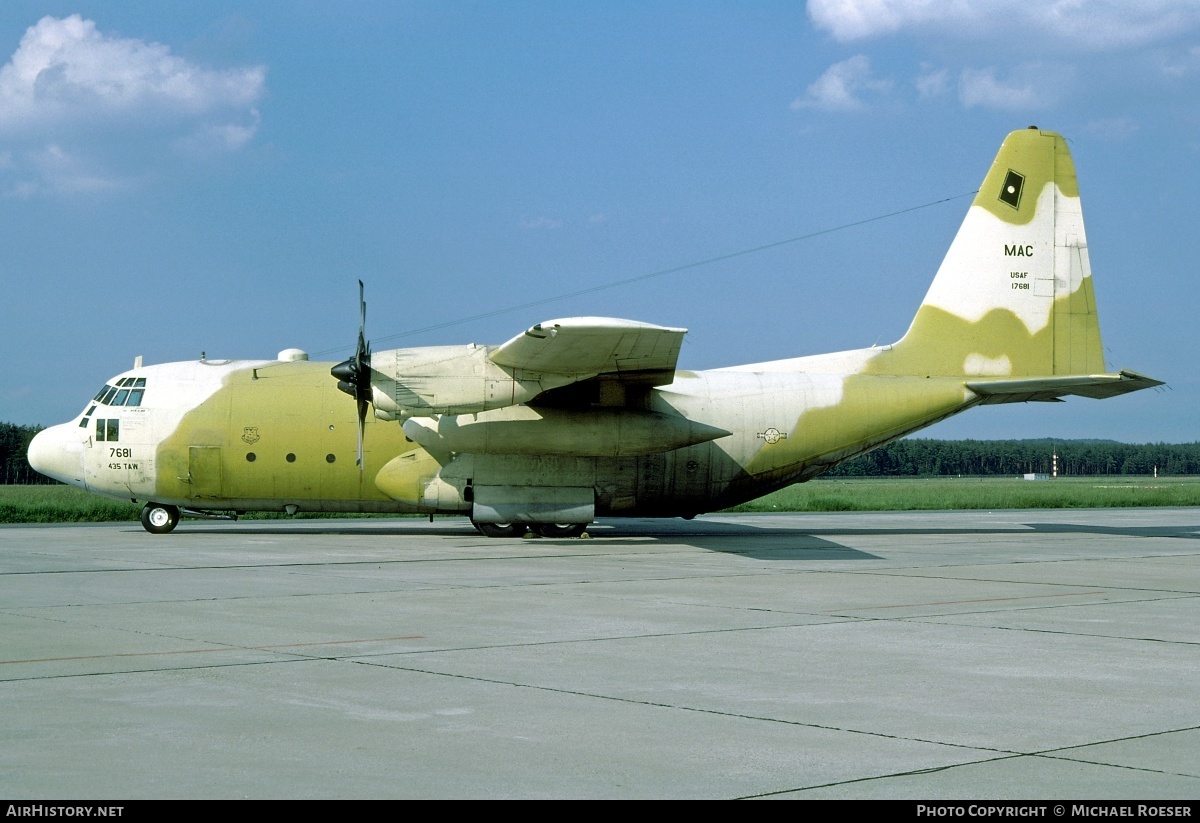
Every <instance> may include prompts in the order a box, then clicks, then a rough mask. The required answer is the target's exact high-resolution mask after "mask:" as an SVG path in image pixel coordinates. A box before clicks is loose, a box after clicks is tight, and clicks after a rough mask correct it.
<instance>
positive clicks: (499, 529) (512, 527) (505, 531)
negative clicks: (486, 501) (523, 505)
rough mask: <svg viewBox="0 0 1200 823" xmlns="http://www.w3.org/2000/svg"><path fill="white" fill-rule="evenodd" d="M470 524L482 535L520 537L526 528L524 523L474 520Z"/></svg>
mask: <svg viewBox="0 0 1200 823" xmlns="http://www.w3.org/2000/svg"><path fill="white" fill-rule="evenodd" d="M471 525H472V526H474V527H475V528H476V530H477V531H478V532H479V533H480V534H482V535H483V536H484V537H522V536H523V535H524V534H525V529H526V528H528V527H527V526H526V525H525V524H524V523H476V522H475V521H474V520H472V521H471Z"/></svg>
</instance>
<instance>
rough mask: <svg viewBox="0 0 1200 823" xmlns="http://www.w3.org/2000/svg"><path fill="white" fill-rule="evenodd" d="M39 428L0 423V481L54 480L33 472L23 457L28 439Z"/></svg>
mask: <svg viewBox="0 0 1200 823" xmlns="http://www.w3.org/2000/svg"><path fill="white" fill-rule="evenodd" d="M41 430H42V427H41V426H16V425H13V424H12V423H0V483H3V484H5V485H11V484H18V483H20V484H33V483H54V482H56V481H54V480H51V479H50V478H48V477H43V476H42V475H40V474H38V473H37V472H35V471H34V470H33V469H32V468H31V467H30V465H29V461H28V460H27V459H26V457H25V453H26V451H28V449H29V441H30V440H32V439H33V436H34V435H35V434H37V433H38V432H40V431H41Z"/></svg>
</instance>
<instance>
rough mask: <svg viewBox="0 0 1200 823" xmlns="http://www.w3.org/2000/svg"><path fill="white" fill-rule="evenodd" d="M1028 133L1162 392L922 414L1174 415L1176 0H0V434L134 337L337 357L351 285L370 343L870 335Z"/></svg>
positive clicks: (806, 339) (1115, 358) (776, 350)
mask: <svg viewBox="0 0 1200 823" xmlns="http://www.w3.org/2000/svg"><path fill="white" fill-rule="evenodd" d="M1031 124H1036V125H1038V126H1041V127H1043V128H1048V129H1052V130H1054V131H1058V132H1061V133H1062V134H1064V135H1065V136H1066V137H1067V138H1068V140H1069V141H1070V144H1071V147H1072V152H1073V153H1074V157H1075V162H1076V166H1077V169H1078V172H1079V178H1080V190H1081V194H1082V197H1083V205H1084V215H1085V219H1086V221H1087V230H1088V241H1089V246H1090V252H1091V260H1092V266H1093V274H1094V276H1095V289H1096V294H1097V301H1098V303H1099V307H1100V313H1101V328H1102V333H1103V337H1104V344H1105V347H1106V350H1107V354H1108V358H1109V365H1110V368H1131V369H1134V370H1137V371H1140V372H1143V373H1145V374H1149V375H1152V376H1154V377H1157V378H1160V379H1163V380H1165V381H1167V382H1168V384H1169V386H1170V388H1169V389H1167V390H1161V391H1147V392H1141V393H1138V394H1136V395H1131V396H1127V397H1122V398H1116V399H1112V400H1108V401H1103V402H1098V401H1089V400H1086V399H1072V400H1070V401H1068V402H1067V403H1064V404H1027V405H1020V406H1004V407H993V408H985V409H977V410H974V411H971V412H967V413H966V414H964V415H962V416H960V417H958V418H954V419H952V420H950V421H947V422H945V423H942V424H939V425H938V426H935V427H933V428H931V429H928V430H926V432H925V433H924V436H931V437H947V438H961V437H973V438H1008V437H1061V438H1077V437H1107V438H1113V439H1118V440H1124V441H1127V442H1150V441H1172V442H1183V441H1189V442H1190V441H1195V440H1198V439H1200V412H1198V411H1197V409H1200V378H1198V377H1197V360H1198V358H1200V345H1198V344H1200V331H1197V328H1198V323H1197V313H1198V307H1200V277H1198V276H1197V275H1198V271H1197V261H1198V260H1200V253H1198V252H1197V241H1196V235H1197V228H1196V222H1197V217H1198V216H1200V208H1198V206H1200V195H1198V192H1200V2H1197V1H1196V0H1193V2H1154V0H1145V2H1139V3H1125V2H1101V1H1100V0H1091V1H1089V0H1070V1H1068V0H1050V1H1049V2H1044V3H1038V4H1032V3H1028V2H1025V0H1016V1H1015V2H1010V1H1009V0H980V2H967V1H966V0H959V1H958V2H955V1H954V0H945V1H944V2H931V1H930V0H857V1H856V0H810V2H808V3H807V5H805V4H800V3H795V2H739V3H729V2H725V3H721V2H697V1H696V0H689V1H688V2H619V0H606V2H594V3H593V2H570V3H568V2H561V0H554V1H553V2H511V3H495V2H477V3H476V2H452V1H451V0H437V1H436V2H384V3H366V2H363V3H344V4H330V3H318V2H289V3H278V2H255V1H254V0H238V2H221V0H207V1H206V2H204V3H192V4H163V3H158V2H153V3H151V2H122V3H111V2H109V3H98V2H75V3H57V2H23V1H22V0H6V2H5V3H4V4H3V5H0V272H2V273H3V274H2V276H3V285H4V287H5V288H4V294H5V297H6V301H5V303H4V305H3V306H0V352H2V353H3V357H2V358H0V370H2V374H0V420H3V421H8V422H15V423H25V424H43V425H49V424H52V423H57V422H62V421H64V420H67V419H69V418H71V417H72V416H73V415H75V414H76V413H78V411H79V410H80V408H82V406H83V404H84V403H85V401H86V400H87V398H89V397H90V396H91V395H92V394H93V393H94V392H95V391H96V389H97V388H99V386H100V385H101V384H102V383H103V382H104V380H105V379H107V378H108V377H110V376H111V375H113V374H115V373H118V372H121V371H124V370H126V369H128V368H130V367H131V366H132V364H133V359H134V357H135V356H136V355H143V356H144V357H145V361H146V362H147V363H159V362H167V361H172V360H185V359H193V358H195V357H198V356H199V354H200V352H201V351H205V352H207V354H208V356H209V357H238V358H241V357H246V358H258V357H273V356H274V355H275V353H276V352H278V351H280V350H281V349H284V348H288V347H292V346H296V347H300V348H303V349H306V350H307V351H309V352H310V353H312V355H313V358H314V359H329V360H338V359H341V358H343V357H345V356H347V355H348V354H349V353H350V351H351V350H352V348H353V343H354V338H355V335H356V331H357V322H358V320H357V314H358V310H357V286H356V282H355V281H356V280H357V279H359V278H361V279H362V280H364V281H365V283H366V287H367V301H368V319H367V331H368V336H369V337H370V338H371V339H372V341H373V344H374V347H375V348H376V349H382V348H391V347H396V346H409V345H413V346H415V345H434V344H445V343H465V342H478V343H500V342H503V341H504V340H506V339H508V338H509V337H511V336H512V335H513V334H515V333H517V332H518V331H520V330H521V329H524V328H526V327H527V326H530V325H532V324H533V323H536V322H539V321H542V320H546V319H550V318H556V317H567V316H572V315H606V316H614V317H628V318H632V319H637V320H644V321H648V322H654V323H660V324H663V325H670V326H683V327H686V328H688V329H689V330H690V332H689V334H688V338H687V342H686V343H685V346H684V349H683V353H682V355H681V358H680V365H681V367H683V368H696V369H700V368H710V367H718V366H726V365H734V364H737V363H745V362H755V361H761V360H769V359H777V358H783V357H792V356H797V355H802V354H815V353H819V352H825V351H837V350H842V349H849V348H858V347H862V346H868V345H871V344H873V343H888V342H892V341H893V340H896V339H898V338H899V337H900V336H901V335H902V334H903V333H904V330H905V329H906V328H907V326H908V323H909V321H910V320H911V319H912V315H913V314H914V312H915V311H916V308H917V306H918V304H919V303H920V301H921V298H922V297H923V296H924V293H925V290H926V289H927V287H928V285H929V282H930V281H931V279H932V277H933V273H934V271H935V270H936V268H937V266H938V264H939V263H940V261H941V258H942V255H943V254H944V252H945V250H946V248H947V246H948V245H949V243H950V240H951V239H952V238H953V236H954V233H955V231H956V230H957V228H958V225H959V223H960V221H961V220H962V217H963V214H964V212H965V211H966V209H967V206H968V204H969V202H970V199H969V197H967V196H961V197H960V195H967V194H969V193H970V192H972V191H974V190H975V188H976V187H977V186H978V185H979V183H980V181H981V180H982V179H983V175H984V173H985V172H986V170H987V168H988V166H989V164H990V163H991V160H992V158H993V156H994V155H995V152H996V149H997V148H998V147H999V145H1000V142H1001V141H1002V139H1003V138H1004V136H1005V134H1007V133H1008V132H1009V131H1011V130H1013V129H1019V128H1024V127H1026V126H1028V125H1031ZM939 201H945V202H939ZM930 203H936V205H930V206H928V207H926V208H920V209H916V210H913V211H907V212H905V213H904V214H901V215H898V216H894V217H889V218H886V219H880V220H872V221H871V222H868V223H865V224H863V225H858V226H854V227H851V228H846V229H843V230H840V231H834V232H829V233H825V234H820V235H819V236H816V237H813V238H811V239H808V240H802V241H797V242H794V243H788V244H784V245H779V246H775V247H773V248H770V249H767V250H764V251H759V252H754V253H747V254H742V255H737V256H734V257H732V258H729V259H725V260H723V261H721V262H716V263H712V264H708V265H703V266H695V267H691V268H686V269H684V270H682V271H678V272H674V273H670V274H663V275H660V276H654V277H645V276H646V275H652V274H655V273H656V272H661V271H664V270H668V269H673V268H676V267H680V266H686V265H687V264H691V263H695V262H698V261H703V260H708V259H710V258H716V257H723V256H726V255H730V254H733V253H736V252H740V251H743V250H747V249H753V248H756V247H759V246H764V245H768V244H773V243H776V242H778V241H782V240H787V239H790V238H796V237H801V236H804V235H808V234H811V233H814V232H820V231H823V230H826V229H830V228H835V227H838V226H842V225H846V224H851V223H856V222H858V221H863V220H869V219H871V218H876V217H880V216H882V215H886V214H891V213H893V212H898V211H902V210H906V209H910V208H912V207H914V206H922V205H925V204H930ZM634 278H642V279H638V280H636V281H635V282H632V283H628V284H626V285H621V286H614V287H612V288H604V289H600V290H597V291H591V292H590V293H587V294H582V295H578V296H575V297H567V298H564V299H554V300H551V298H556V297H558V296H560V295H567V294H572V293H576V292H580V291H583V290H587V289H592V288H594V287H600V286H607V285H609V284H615V283H619V282H620V281H627V280H632V279H634ZM542 300H545V301H546V302H545V303H542V304H540V305H528V304H530V303H535V302H537V301H542ZM519 306H524V308H516V309H515V310H512V311H508V309H513V308H514V307H519ZM347 402H351V401H350V400H349V399H347Z"/></svg>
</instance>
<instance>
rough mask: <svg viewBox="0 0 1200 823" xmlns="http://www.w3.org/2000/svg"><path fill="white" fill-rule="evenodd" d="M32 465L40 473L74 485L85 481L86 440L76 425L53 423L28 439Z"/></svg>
mask: <svg viewBox="0 0 1200 823" xmlns="http://www.w3.org/2000/svg"><path fill="white" fill-rule="evenodd" d="M28 456H29V465H30V466H32V467H33V468H34V470H35V471H37V472H39V473H40V474H44V475H46V476H47V477H53V478H54V479H55V480H59V481H62V482H63V483H70V484H71V485H72V486H82V485H83V443H81V442H80V441H79V435H78V434H77V433H76V431H75V427H73V426H71V425H69V424H68V425H62V426H51V427H50V428H48V429H43V430H42V431H40V432H38V433H37V434H35V435H34V436H33V440H32V441H30V443H29V452H28Z"/></svg>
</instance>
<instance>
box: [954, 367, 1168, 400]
mask: <svg viewBox="0 0 1200 823" xmlns="http://www.w3.org/2000/svg"><path fill="white" fill-rule="evenodd" d="M1161 385H1163V382H1162V381H1161V380H1155V379H1154V378H1152V377H1147V376H1146V375H1144V374H1138V373H1137V372H1134V371H1121V372H1120V373H1118V374H1081V375H1068V376H1066V377H1040V378H1033V379H1021V378H1016V379H1011V380H975V381H971V382H968V383H967V388H968V389H970V390H971V391H973V392H975V393H976V394H977V395H979V396H980V397H982V398H983V403H982V405H989V404H993V403H1024V402H1027V401H1042V402H1057V401H1058V400H1060V398H1062V397H1063V396H1064V395H1068V394H1074V395H1078V396H1079V397H1093V398H1096V399H1098V400H1100V399H1103V398H1105V397H1115V396H1117V395H1118V394H1125V393H1127V392H1131V391H1137V390H1138V389H1148V388H1151V387H1152V386H1161Z"/></svg>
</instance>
